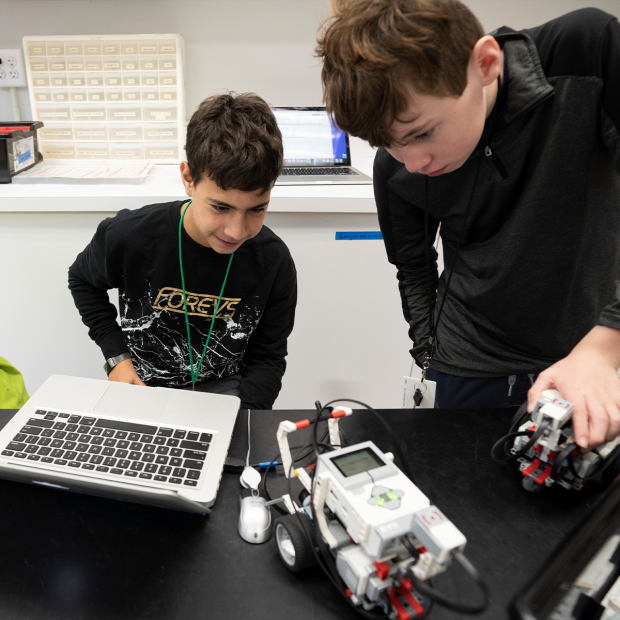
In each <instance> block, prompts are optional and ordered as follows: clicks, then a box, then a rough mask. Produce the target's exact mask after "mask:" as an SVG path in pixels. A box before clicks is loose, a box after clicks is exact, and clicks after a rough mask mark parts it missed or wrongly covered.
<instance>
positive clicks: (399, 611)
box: [390, 588, 411, 620]
mask: <svg viewBox="0 0 620 620" xmlns="http://www.w3.org/2000/svg"><path fill="white" fill-rule="evenodd" d="M390 603H392V607H393V608H394V610H395V611H396V617H397V618H398V620H411V616H410V615H409V614H408V612H407V610H406V609H405V608H404V607H403V605H402V603H401V602H400V601H399V600H398V599H397V598H396V588H392V589H391V590H390Z"/></svg>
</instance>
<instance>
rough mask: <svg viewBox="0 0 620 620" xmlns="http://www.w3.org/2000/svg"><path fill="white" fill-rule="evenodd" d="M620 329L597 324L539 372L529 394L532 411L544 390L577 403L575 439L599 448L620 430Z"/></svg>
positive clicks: (585, 444) (529, 407) (586, 445)
mask: <svg viewBox="0 0 620 620" xmlns="http://www.w3.org/2000/svg"><path fill="white" fill-rule="evenodd" d="M619 366H620V331H618V330H616V329H611V328H609V327H603V326H602V325H597V326H596V327H595V328H594V329H592V331H590V332H589V333H588V334H587V335H586V336H585V338H583V340H582V341H581V342H580V343H579V344H578V345H577V346H576V347H575V348H574V349H573V350H572V351H571V353H570V354H569V355H568V356H567V357H565V358H564V359H563V360H560V361H559V362H557V363H555V364H553V366H550V367H549V368H547V370H545V371H543V372H541V373H540V375H538V379H537V380H536V382H535V383H534V385H533V386H532V387H531V389H530V391H529V392H528V395H527V401H528V405H527V409H528V411H529V412H530V413H531V412H532V411H533V410H534V406H535V405H536V401H537V400H538V399H539V398H540V396H541V395H542V392H543V390H547V389H550V388H555V389H557V390H558V391H559V392H560V394H561V396H562V398H563V399H564V400H567V401H569V402H571V403H573V404H574V405H575V409H574V411H573V428H574V431H575V441H576V442H577V444H578V445H580V446H581V447H582V448H595V447H596V446H598V445H600V444H602V443H604V442H606V441H611V440H612V439H614V438H615V437H616V436H617V435H618V434H619V433H620V378H619V377H618V367H619Z"/></svg>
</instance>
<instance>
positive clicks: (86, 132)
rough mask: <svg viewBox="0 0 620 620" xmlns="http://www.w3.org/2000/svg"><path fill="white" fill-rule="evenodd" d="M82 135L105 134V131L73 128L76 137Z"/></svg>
mask: <svg viewBox="0 0 620 620" xmlns="http://www.w3.org/2000/svg"><path fill="white" fill-rule="evenodd" d="M83 136H93V137H94V136H105V131H80V130H79V129H76V130H75V137H76V138H82V137H83Z"/></svg>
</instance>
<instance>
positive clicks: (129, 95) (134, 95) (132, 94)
mask: <svg viewBox="0 0 620 620" xmlns="http://www.w3.org/2000/svg"><path fill="white" fill-rule="evenodd" d="M136 97H137V95H136V93H127V99H135V98H136Z"/></svg>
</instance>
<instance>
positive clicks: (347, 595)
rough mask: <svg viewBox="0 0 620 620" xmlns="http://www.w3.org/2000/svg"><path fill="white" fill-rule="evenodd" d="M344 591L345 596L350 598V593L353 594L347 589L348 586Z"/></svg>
mask: <svg viewBox="0 0 620 620" xmlns="http://www.w3.org/2000/svg"><path fill="white" fill-rule="evenodd" d="M344 593H345V595H346V597H347V598H351V594H353V592H351V590H349V588H346V589H345V591H344Z"/></svg>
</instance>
